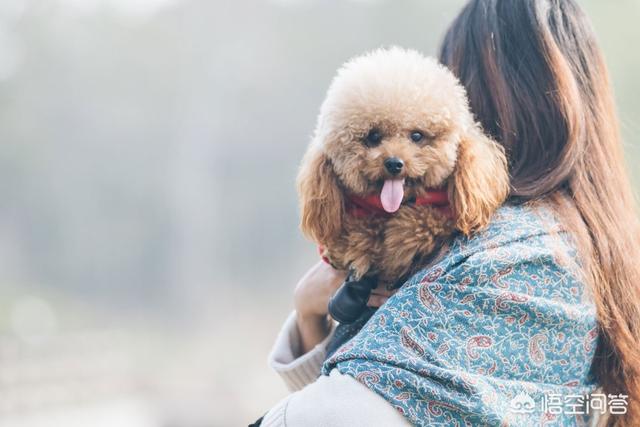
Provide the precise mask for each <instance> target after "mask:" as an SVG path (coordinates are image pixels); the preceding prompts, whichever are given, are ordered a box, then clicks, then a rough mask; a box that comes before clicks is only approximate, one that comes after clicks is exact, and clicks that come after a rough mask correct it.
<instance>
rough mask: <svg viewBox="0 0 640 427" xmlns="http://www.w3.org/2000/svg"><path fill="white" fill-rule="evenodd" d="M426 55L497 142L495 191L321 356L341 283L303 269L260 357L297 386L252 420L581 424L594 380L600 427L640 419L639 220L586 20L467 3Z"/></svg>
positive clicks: (526, 4)
mask: <svg viewBox="0 0 640 427" xmlns="http://www.w3.org/2000/svg"><path fill="white" fill-rule="evenodd" d="M440 59H441V61H442V62H443V63H444V64H446V65H447V66H448V67H449V68H450V69H451V70H452V71H453V72H454V73H455V74H456V75H457V76H458V77H459V78H460V80H461V81H462V83H463V85H464V86H465V87H466V89H467V92H468V96H469V100H470V103H471V108H472V110H473V112H474V114H475V115H476V117H477V119H478V121H479V122H480V123H481V124H482V125H483V127H484V129H485V131H487V132H488V133H490V134H492V135H493V137H494V138H495V139H496V140H497V141H499V142H500V143H501V144H503V146H504V147H505V149H506V152H507V154H508V157H509V164H510V173H511V177H512V180H511V188H512V191H511V198H510V201H509V203H507V204H506V205H505V207H503V208H502V209H500V210H499V211H498V213H497V214H496V216H495V218H494V220H493V222H492V224H491V225H490V227H489V229H488V230H486V231H484V232H482V233H479V234H478V235H476V236H473V237H472V238H470V239H464V238H462V237H458V238H456V239H454V241H453V242H452V243H451V246H450V248H449V250H448V251H445V253H444V254H443V255H442V256H441V257H440V259H439V260H437V261H435V262H434V263H433V264H432V265H430V266H427V267H425V269H424V270H422V271H421V272H420V273H418V274H417V275H416V276H414V277H413V278H412V279H410V280H409V281H408V282H407V283H406V284H405V285H404V286H403V287H402V288H401V289H400V290H399V291H398V293H396V294H395V295H393V296H392V297H391V298H390V299H389V301H388V302H387V303H386V304H384V305H383V306H382V307H381V308H380V309H379V310H378V312H377V313H376V314H375V315H374V316H373V317H372V318H371V320H370V321H369V322H368V323H367V325H365V327H364V328H363V329H362V330H361V331H360V332H359V333H358V334H357V335H356V336H355V338H353V339H352V340H351V341H349V342H348V343H347V344H346V345H345V346H343V347H342V348H341V349H340V350H338V351H337V352H336V354H335V355H334V356H332V357H331V358H329V359H328V360H327V361H326V362H325V361H324V358H325V355H326V345H327V342H328V340H329V339H330V337H331V334H332V331H333V326H332V324H331V322H330V321H329V320H328V319H327V309H326V307H327V301H328V299H329V297H330V295H331V294H332V293H333V292H334V291H335V289H336V288H337V287H338V286H339V285H340V283H341V281H342V279H343V277H344V275H343V274H342V273H340V272H336V271H333V270H332V269H331V268H330V267H328V266H326V265H323V264H318V265H316V266H315V267H313V268H312V269H311V270H310V271H309V273H307V275H306V276H305V277H304V278H303V279H302V280H301V281H300V283H299V284H298V287H297V289H296V293H295V306H296V313H294V314H293V315H292V316H291V317H290V318H289V320H288V321H287V323H286V324H285V326H284V329H283V331H282V332H281V335H280V337H279V338H278V341H277V343H276V346H275V348H274V351H273V353H272V356H271V364H272V366H273V367H274V368H275V369H276V370H277V371H278V372H279V373H280V374H281V375H282V377H283V378H284V380H285V382H286V383H287V384H288V385H289V387H290V388H291V389H292V390H300V389H302V390H301V391H298V392H297V393H294V394H292V395H290V396H289V397H287V398H286V399H285V400H283V401H282V402H281V403H280V404H279V405H277V406H276V407H274V408H273V409H272V410H271V411H270V412H269V413H268V414H267V415H266V416H265V418H264V421H263V425H266V426H276V425H287V426H297V425H301V426H312V425H332V426H337V425H345V426H346V425H349V426H353V425H363V426H374V425H407V424H409V423H411V424H417V425H464V424H465V423H466V424H467V425H525V426H527V425H538V424H540V425H543V424H545V423H548V424H551V425H580V424H582V423H587V422H588V421H589V420H590V419H591V414H592V413H594V412H596V413H597V412H602V411H599V410H598V408H599V407H600V406H599V404H598V405H595V404H594V402H596V399H595V397H594V399H593V400H592V401H590V402H587V403H585V398H584V397H582V398H580V396H584V395H589V394H590V393H592V392H593V391H594V390H596V388H598V387H599V388H600V390H598V391H600V392H602V393H604V394H605V395H610V396H604V397H606V398H607V399H608V401H607V403H608V404H609V405H610V406H609V410H608V413H609V414H608V415H606V414H605V415H603V416H600V422H601V423H603V424H606V425H616V426H638V425H640V405H639V404H638V402H639V399H640V377H639V375H638V371H639V370H640V346H639V345H638V343H639V342H640V288H639V286H638V283H639V281H640V266H639V263H638V260H640V250H639V249H638V237H639V236H640V233H639V231H640V226H639V223H638V218H637V216H636V212H635V203H634V199H633V195H632V190H631V187H630V182H629V178H628V176H627V173H626V171H625V167H624V161H623V152H622V143H621V141H620V136H619V134H618V121H617V117H616V113H615V108H614V104H613V98H612V94H611V89H610V85H609V81H608V75H607V70H606V67H605V64H604V61H603V58H602V54H601V52H600V50H599V48H598V46H597V44H596V40H595V36H594V34H593V30H592V29H591V27H590V24H589V22H588V20H587V18H586V17H585V16H584V14H583V12H582V11H581V10H580V8H579V7H578V5H577V4H576V2H575V1H574V0H519V1H512V0H471V1H470V2H469V3H468V4H467V6H466V7H465V8H464V9H463V10H462V12H461V13H460V15H459V16H458V17H457V19H456V20H455V21H454V22H453V24H452V25H451V27H450V29H449V30H448V32H447V35H446V37H445V39H444V43H443V46H442V49H441V55H440ZM386 297H388V294H386V293H385V292H384V291H381V290H378V291H377V292H376V293H375V294H374V295H373V296H372V299H371V301H370V304H371V305H372V306H380V305H382V303H384V302H385V299H386ZM323 362H324V364H323ZM321 367H322V373H323V374H324V375H320V374H321ZM305 386H306V387H305ZM303 387H304V388H303ZM594 396H599V397H602V396H601V395H594ZM568 397H569V399H568ZM554 399H555V400H554ZM558 399H560V400H558ZM571 399H574V401H571ZM567 400H569V402H567Z"/></svg>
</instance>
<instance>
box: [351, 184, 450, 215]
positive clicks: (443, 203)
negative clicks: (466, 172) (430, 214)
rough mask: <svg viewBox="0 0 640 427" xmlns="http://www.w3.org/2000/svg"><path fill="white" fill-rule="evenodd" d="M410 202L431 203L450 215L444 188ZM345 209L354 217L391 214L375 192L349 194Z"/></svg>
mask: <svg viewBox="0 0 640 427" xmlns="http://www.w3.org/2000/svg"><path fill="white" fill-rule="evenodd" d="M405 204H412V205H414V206H427V205H432V206H434V207H435V208H436V209H438V210H439V211H441V212H442V213H444V214H445V215H447V216H451V210H450V209H449V198H448V196H447V192H446V191H444V190H430V191H427V192H426V193H425V194H424V195H422V196H420V197H418V198H417V199H416V200H415V202H413V203H406V202H405ZM346 211H347V213H348V214H349V215H353V216H355V217H356V218H363V217H367V216H392V215H393V214H391V213H389V212H387V211H385V210H384V208H383V207H382V202H380V197H379V196H378V195H376V194H372V195H370V196H366V197H360V196H356V195H354V194H350V195H349V196H348V197H347V203H346Z"/></svg>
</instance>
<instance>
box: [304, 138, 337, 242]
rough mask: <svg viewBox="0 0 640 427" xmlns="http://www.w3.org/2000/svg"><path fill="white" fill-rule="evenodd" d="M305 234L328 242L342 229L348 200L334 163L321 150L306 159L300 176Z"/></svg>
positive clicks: (306, 156) (313, 151) (314, 149)
mask: <svg viewBox="0 0 640 427" xmlns="http://www.w3.org/2000/svg"><path fill="white" fill-rule="evenodd" d="M298 193H299V196H300V211H301V217H302V220H301V228H302V232H303V233H304V234H305V235H306V236H308V237H309V238H311V239H313V240H314V241H316V242H317V243H328V242H329V241H330V240H331V239H332V238H335V237H337V235H338V234H339V232H340V230H341V229H342V215H343V212H344V201H343V196H342V190H341V189H340V187H339V185H338V177H337V176H336V174H335V172H334V170H333V165H332V164H331V160H329V158H328V157H327V156H326V155H325V154H324V153H323V152H322V151H321V150H320V149H319V148H317V147H311V148H310V149H309V151H307V153H306V154H305V156H304V159H303V161H302V167H301V169H300V173H299V174H298Z"/></svg>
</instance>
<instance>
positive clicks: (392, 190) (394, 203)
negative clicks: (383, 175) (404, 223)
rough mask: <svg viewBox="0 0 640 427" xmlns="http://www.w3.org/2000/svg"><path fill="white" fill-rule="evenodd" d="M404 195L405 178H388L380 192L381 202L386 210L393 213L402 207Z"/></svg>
mask: <svg viewBox="0 0 640 427" xmlns="http://www.w3.org/2000/svg"><path fill="white" fill-rule="evenodd" d="M403 196H404V179H387V180H385V181H384V185H383V186H382V191H381V192H380V203H382V207H383V208H384V210H385V211H387V212H389V213H393V212H395V211H397V210H398V209H400V204H401V203H402V197H403Z"/></svg>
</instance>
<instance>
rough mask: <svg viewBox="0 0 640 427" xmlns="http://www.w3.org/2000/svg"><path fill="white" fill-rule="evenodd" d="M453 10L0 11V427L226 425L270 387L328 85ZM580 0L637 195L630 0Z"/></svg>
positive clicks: (260, 6)
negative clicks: (309, 151)
mask: <svg viewBox="0 0 640 427" xmlns="http://www.w3.org/2000/svg"><path fill="white" fill-rule="evenodd" d="M514 1H515V0H514ZM463 3H464V2H463V1H460V0H455V1H452V0H430V1H425V0H394V1H391V0H386V1H384V0H379V1H367V0H358V1H356V0H352V1H346V0H345V1H336V0H315V1H314V0H271V1H267V0H264V1H257V0H237V1H222V0H220V1H211V0H1V1H0V425H1V426H12V427H14V426H17V427H20V426H52V425H56V426H57V425H60V426H62V425H64V426H103V425H104V426H116V425H117V426H119V427H128V426H135V427H146V426H149V427H169V426H172V427H173V426H176V427H178V426H181V427H200V426H231V425H243V424H246V423H247V422H249V421H252V420H254V419H255V418H257V417H258V416H260V415H261V414H262V413H263V412H264V411H265V410H267V409H268V408H269V407H271V406H272V405H273V404H274V403H275V402H276V401H277V400H279V399H280V398H281V397H282V396H284V395H285V394H286V391H285V389H284V386H283V385H282V384H281V383H280V381H279V379H278V378H277V376H276V375H275V374H274V373H272V372H270V371H269V369H268V368H267V366H266V357H267V353H268V351H269V348H270V345H271V344H272V341H273V339H274V338H275V335H276V334H277V332H278V329H279V327H280V324H281V322H282V321H283V320H284V319H285V317H286V316H287V314H288V312H289V310H290V309H291V307H292V303H291V292H292V289H293V286H294V285H295V283H296V281H297V279H298V278H299V277H300V276H301V275H302V274H303V273H304V272H305V270H306V269H307V268H308V267H309V266H310V265H311V264H312V263H313V262H315V261H316V259H317V256H316V252H315V248H314V246H313V245H312V244H311V243H309V242H307V241H305V240H304V239H303V238H302V237H301V235H300V233H299V231H298V229H297V212H296V205H297V204H296V194H295V189H294V178H295V174H296V170H297V167H298V163H299V160H300V158H301V156H302V153H303V152H304V150H305V147H306V144H307V143H308V141H309V137H310V134H311V131H312V130H313V127H314V122H315V117H316V114H317V112H318V108H319V105H320V103H321V101H322V99H323V95H324V92H325V90H326V88H327V86H328V84H329V82H330V79H331V77H332V76H333V74H334V72H335V70H336V68H337V67H338V66H339V65H340V64H341V63H343V62H344V61H345V60H346V59H348V58H349V57H351V56H353V55H355V54H358V53H362V52H363V51H366V50H369V49H372V48H375V47H378V46H381V45H390V44H398V45H401V46H405V47H412V48H416V49H418V50H420V51H422V52H425V53H427V54H435V53H436V46H437V45H438V43H439V41H440V39H441V37H442V36H443V32H444V30H445V28H446V26H447V25H448V23H449V22H450V21H451V20H452V18H453V17H454V16H455V14H456V11H457V10H458V9H459V8H460V6H461V5H462V4H463ZM582 3H583V5H584V7H585V9H586V10H587V12H588V13H589V15H590V16H591V18H592V20H593V22H594V25H595V27H596V30H597V32H598V34H599V37H600V41H601V44H602V47H603V48H604V50H605V53H606V56H607V60H608V63H609V66H610V69H611V72H612V77H613V83H614V86H615V91H616V95H617V101H618V106H619V110H620V115H621V119H622V126H623V133H624V136H625V140H626V143H627V150H628V159H629V165H630V168H631V170H632V173H633V174H634V180H635V181H636V182H637V181H638V178H640V175H639V173H640V172H638V170H637V169H638V168H637V167H636V163H637V161H638V159H639V158H640V151H639V149H638V144H639V143H640V136H639V133H640V132H639V131H640V124H639V121H638V114H639V113H640V79H639V78H638V76H639V75H640V53H638V52H640V51H639V50H638V44H640V27H639V26H638V25H637V22H638V21H640V1H638V0H617V1H616V2H603V1H599V0H591V1H583V2H582ZM614 190H615V189H614ZM606 196H607V197H610V196H615V195H614V194H611V195H606Z"/></svg>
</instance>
